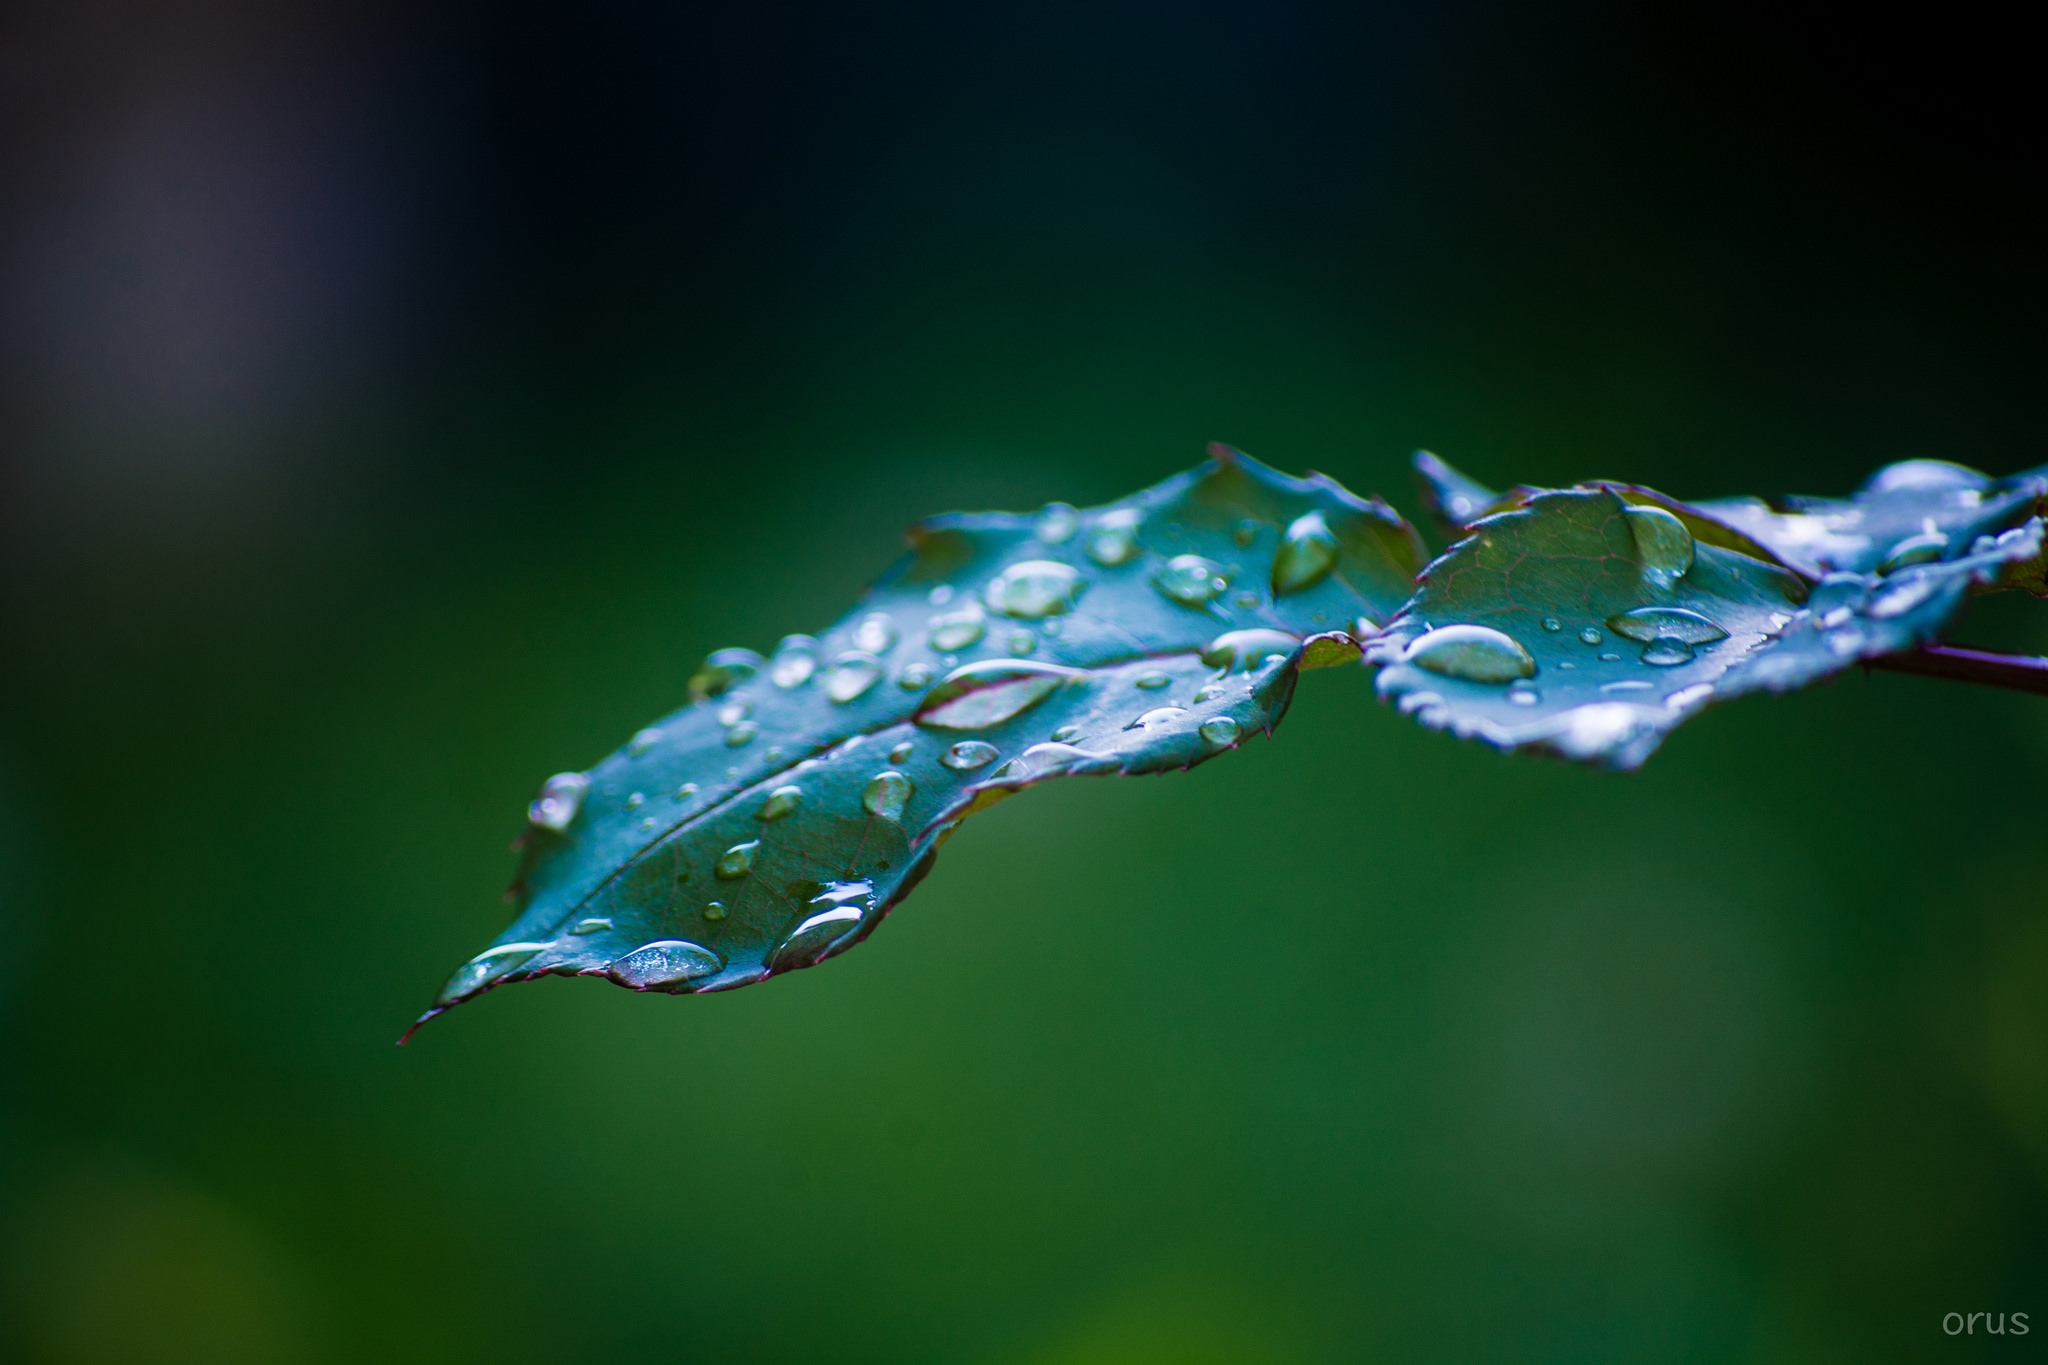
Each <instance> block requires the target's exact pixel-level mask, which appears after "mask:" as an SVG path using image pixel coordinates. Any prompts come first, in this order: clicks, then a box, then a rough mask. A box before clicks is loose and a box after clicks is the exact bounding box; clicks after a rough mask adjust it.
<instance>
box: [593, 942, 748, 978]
mask: <svg viewBox="0 0 2048 1365" xmlns="http://www.w3.org/2000/svg"><path fill="white" fill-rule="evenodd" d="M724 965H725V963H724V962H723V961H721V960H720V959H719V956H718V954H717V953H714V952H712V951H711V950H710V949H709V948H705V947H702V946H700V945H698V944H695V943H691V942H690V941H689V940H687V939H680V938H665V939H661V940H659V941H658V942H655V943H649V944H646V945H644V946H642V947H639V948H636V949H634V950H633V951H632V952H630V953H627V954H626V955H625V956H624V957H622V958H620V959H619V960H618V961H617V962H614V963H613V964H612V965H611V966H610V967H608V968H606V969H605V975H606V976H608V977H610V978H611V979H612V980H614V981H616V982H618V983H619V984H620V985H621V986H629V987H631V988H632V989H634V990H636V991H651V990H660V989H661V988H662V987H664V986H680V985H682V984H683V983H684V982H686V981H695V980H697V979H698V978H699V977H706V976H711V975H713V974H715V973H716V972H717V971H718V969H719V968H720V967H723V966H724Z"/></svg>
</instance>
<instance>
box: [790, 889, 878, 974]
mask: <svg viewBox="0 0 2048 1365" xmlns="http://www.w3.org/2000/svg"><path fill="white" fill-rule="evenodd" d="M874 903H875V889H874V887H873V885H872V884H870V883H868V882H834V883H833V884H832V885H831V886H829V887H827V888H826V889H825V891H824V892H823V893H822V894H820V895H817V896H814V897H812V899H811V902H810V904H808V905H806V906H805V907H804V908H805V909H806V910H809V911H811V912H812V913H811V914H810V915H808V916H807V917H806V918H805V919H804V920H803V921H802V922H801V923H799V924H798V925H797V926H796V928H794V929H792V930H790V932H789V937H788V938H786V939H784V940H783V941H782V943H781V944H780V945H779V946H778V947H777V948H776V949H775V951H774V952H772V953H770V954H769V955H768V969H769V970H770V971H788V970H790V969H791V968H794V967H809V966H812V965H814V964H815V963H817V962H818V961H819V960H821V959H822V958H824V957H825V956H826V954H827V953H828V952H829V951H830V950H831V948H832V947H833V946H834V945H835V944H837V943H838V942H839V941H840V940H841V939H843V938H845V937H846V936H847V935H848V934H850V933H852V932H853V931H854V930H856V929H858V928H859V927H860V922H861V921H862V920H863V919H865V918H867V913H868V911H869V910H870V909H872V908H873V907H874Z"/></svg>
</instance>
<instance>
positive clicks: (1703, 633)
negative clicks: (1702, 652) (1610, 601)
mask: <svg viewBox="0 0 2048 1365" xmlns="http://www.w3.org/2000/svg"><path fill="white" fill-rule="evenodd" d="M1607 628H1608V629H1609V630H1611V631H1613V632H1614V633H1615V634H1616V635H1619V636H1621V637H1622V638H1623V639H1625V640H1634V641H1635V642H1636V643H1637V644H1648V643H1649V642H1650V641H1652V640H1657V639H1665V640H1682V641H1684V642H1685V643H1686V644H1689V645H1710V644H1712V643H1714V641H1716V640H1725V639H1727V638H1728V632H1727V631H1725V630H1723V629H1721V627H1720V626H1719V625H1717V624H1716V623H1714V622H1713V621H1710V620H1708V619H1707V618H1706V617H1704V616H1702V615H1700V614H1699V613H1698V612H1696V611H1688V610H1686V609H1685V608H1684V607H1637V608H1636V609H1635V610H1634V611H1624V612H1618V613H1616V614H1615V615H1613V616H1610V617H1608V618H1607Z"/></svg>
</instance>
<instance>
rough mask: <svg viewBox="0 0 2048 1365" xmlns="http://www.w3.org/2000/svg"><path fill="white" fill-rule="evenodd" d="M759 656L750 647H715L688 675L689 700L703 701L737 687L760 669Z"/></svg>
mask: <svg viewBox="0 0 2048 1365" xmlns="http://www.w3.org/2000/svg"><path fill="white" fill-rule="evenodd" d="M761 663H762V659H761V656H760V655H758V654H756V653H755V652H754V651H753V650H751V649H716V650H713V651H712V652H711V656H710V657H709V658H707V659H705V660H704V662H703V663H702V664H701V665H699V666H698V668H697V671H696V672H695V673H693V674H691V675H690V700H692V701H703V700H704V699H705V698H707V697H715V696H717V695H719V694H720V693H721V692H724V691H726V690H727V689H728V688H733V687H738V686H739V685H740V684H741V683H743V682H745V681H746V680H747V679H749V678H751V677H753V676H754V674H755V673H756V672H757V671H758V670H759V669H760V667H761Z"/></svg>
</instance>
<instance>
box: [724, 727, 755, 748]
mask: <svg viewBox="0 0 2048 1365" xmlns="http://www.w3.org/2000/svg"><path fill="white" fill-rule="evenodd" d="M759 733H761V727H760V726H758V725H756V724H754V722H752V721H750V720H743V721H741V722H740V723H739V724H738V725H735V726H733V727H732V729H730V730H727V731H726V732H725V747H726V748H728V749H737V748H739V747H740V746H741V745H742V744H746V743H748V742H750V741H751V740H752V739H753V738H754V736H755V735H757V734H759Z"/></svg>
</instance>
